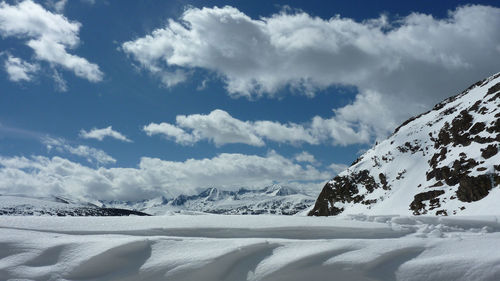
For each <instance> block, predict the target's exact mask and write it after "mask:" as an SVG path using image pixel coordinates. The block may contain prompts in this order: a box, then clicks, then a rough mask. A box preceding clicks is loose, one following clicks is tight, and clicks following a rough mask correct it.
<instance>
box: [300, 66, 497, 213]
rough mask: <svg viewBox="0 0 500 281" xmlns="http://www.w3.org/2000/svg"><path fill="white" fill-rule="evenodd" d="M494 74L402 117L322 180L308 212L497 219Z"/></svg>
mask: <svg viewBox="0 0 500 281" xmlns="http://www.w3.org/2000/svg"><path fill="white" fill-rule="evenodd" d="M499 149H500V73H499V74H496V75H494V76H492V77H489V78H487V79H485V80H483V81H480V82H478V83H476V84H474V85H472V86H471V87H469V88H468V89H466V90H465V91H464V92H463V93H461V94H459V95H457V96H454V97H451V98H449V99H447V100H445V101H443V102H441V103H439V104H437V105H436V106H435V107H434V108H433V109H432V110H431V111H429V112H426V113H424V114H422V115H420V116H417V117H414V118H411V119H409V120H408V121H406V122H404V123H403V124H402V125H401V126H400V127H399V128H397V129H396V130H395V132H394V134H393V135H392V136H390V137H389V138H388V139H386V140H385V141H383V142H381V143H379V144H378V145H375V146H374V147H373V148H372V149H370V150H369V151H367V152H366V153H364V154H363V155H362V156H361V157H360V158H359V159H358V160H356V161H355V162H354V163H353V165H352V166H351V167H349V168H348V169H347V170H346V171H344V172H342V173H340V174H339V175H338V176H336V177H335V178H334V179H332V180H331V181H330V182H328V183H327V184H326V185H325V187H324V188H323V190H322V192H321V193H320V195H319V197H318V199H317V201H316V204H315V206H314V208H313V209H312V210H311V211H310V213H309V214H310V215H320V216H321V215H323V216H324V215H337V214H340V213H344V214H356V213H363V214H408V215H409V214H412V215H421V214H429V215H455V214H461V215H471V214H472V215H475V214H500V205H499V204H498V202H500V188H499V185H500V153H498V150H499Z"/></svg>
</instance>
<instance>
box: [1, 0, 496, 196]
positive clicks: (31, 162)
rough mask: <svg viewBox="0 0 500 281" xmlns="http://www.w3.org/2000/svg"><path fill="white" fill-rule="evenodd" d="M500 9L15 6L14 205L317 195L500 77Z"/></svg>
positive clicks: (11, 73)
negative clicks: (433, 114)
mask: <svg viewBox="0 0 500 281" xmlns="http://www.w3.org/2000/svg"><path fill="white" fill-rule="evenodd" d="M499 27H500V5H499V4H498V2H497V1H472V2H470V1H427V0H424V1H188V0H185V1H184V0H178V1H152V0H151V1H128V0H124V1H99V0H75V1H67V0H61V1H57V0H45V1H31V0H25V1H2V2H0V194H30V195H38V196H45V195H55V194H57V195H63V196H72V197H82V198H93V199H105V200H142V199H148V198H153V197H156V196H166V197H174V196H177V195H179V194H192V193H196V192H198V191H200V190H201V189H204V188H207V187H220V188H223V189H237V188H240V187H246V188H262V187H265V186H267V185H270V184H282V185H289V186H295V187H297V188H302V189H304V190H306V191H308V192H311V193H316V194H317V193H318V192H319V191H320V190H321V187H322V185H323V184H324V183H325V181H327V180H329V179H330V178H332V177H333V176H334V175H336V174H337V173H339V172H340V171H342V170H343V169H345V168H346V167H347V166H348V165H349V164H350V163H352V162H353V161H354V160H355V159H356V158H357V157H359V156H360V154H362V153H363V152H364V151H366V150H367V149H369V148H370V147H371V146H373V144H374V143H376V142H377V141H380V140H383V139H384V138H386V137H387V136H388V135H390V134H391V132H392V131H393V130H394V128H396V127H397V126H398V125H399V124H400V123H401V122H403V121H404V120H406V119H408V118H409V117H411V116H413V115H416V114H419V113H421V112H424V111H427V110H429V109H430V108H432V106H433V105H434V104H435V103H437V102H439V101H441V100H443V99H445V98H447V97H449V96H452V95H455V94H458V93H460V92H461V91H462V90H463V89H465V88H466V87H467V86H469V85H470V84H472V83H474V82H476V81H478V80H480V79H483V78H485V77H488V76H490V75H492V74H494V73H497V72H498V71H499V68H498V66H499V65H500V33H499V32H498V28H499Z"/></svg>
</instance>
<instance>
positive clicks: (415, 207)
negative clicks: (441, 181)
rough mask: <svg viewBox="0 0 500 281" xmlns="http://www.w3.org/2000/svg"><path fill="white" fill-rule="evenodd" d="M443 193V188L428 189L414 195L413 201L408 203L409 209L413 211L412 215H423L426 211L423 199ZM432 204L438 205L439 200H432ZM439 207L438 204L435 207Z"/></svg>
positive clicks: (432, 197)
mask: <svg viewBox="0 0 500 281" xmlns="http://www.w3.org/2000/svg"><path fill="white" fill-rule="evenodd" d="M441 194H444V191H443V190H429V191H426V192H421V193H419V194H417V195H415V196H414V199H413V201H412V202H411V203H410V210H412V211H413V214H414V215H423V214H426V213H427V209H426V207H427V206H426V205H425V203H424V201H428V200H432V199H435V198H436V197H438V196H440V195H441ZM433 205H434V206H437V205H439V201H437V203H436V201H433ZM435 208H439V206H437V207H435Z"/></svg>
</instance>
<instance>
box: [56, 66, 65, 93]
mask: <svg viewBox="0 0 500 281" xmlns="http://www.w3.org/2000/svg"><path fill="white" fill-rule="evenodd" d="M53 70H54V74H52V79H54V83H55V86H56V90H57V91H59V92H66V91H67V90H68V83H66V80H64V78H63V77H62V75H61V74H60V73H59V71H57V70H56V69H53Z"/></svg>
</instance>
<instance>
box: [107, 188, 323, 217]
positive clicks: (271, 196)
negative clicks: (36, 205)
mask: <svg viewBox="0 0 500 281" xmlns="http://www.w3.org/2000/svg"><path fill="white" fill-rule="evenodd" d="M100 202H101V203H102V206H103V207H114V208H126V209H133V210H138V211H142V212H146V213H149V214H154V215H163V214H168V213H173V212H204V213H213V214H227V215H233V214H234V215H236V214H238V215H260V214H277V215H294V214H296V213H298V212H300V211H303V210H305V209H307V208H309V207H310V206H311V205H312V204H313V203H314V197H312V196H310V195H307V194H305V193H302V192H300V191H299V190H297V189H295V188H292V187H285V186H280V185H272V186H268V187H265V188H263V189H257V190H253V189H246V188H241V189H239V190H237V191H227V190H221V189H218V188H215V187H211V188H207V189H206V190H204V191H202V192H200V193H199V194H197V195H180V196H178V197H176V198H173V199H167V198H165V197H161V198H154V199H151V200H145V201H140V202H123V201H100Z"/></svg>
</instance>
